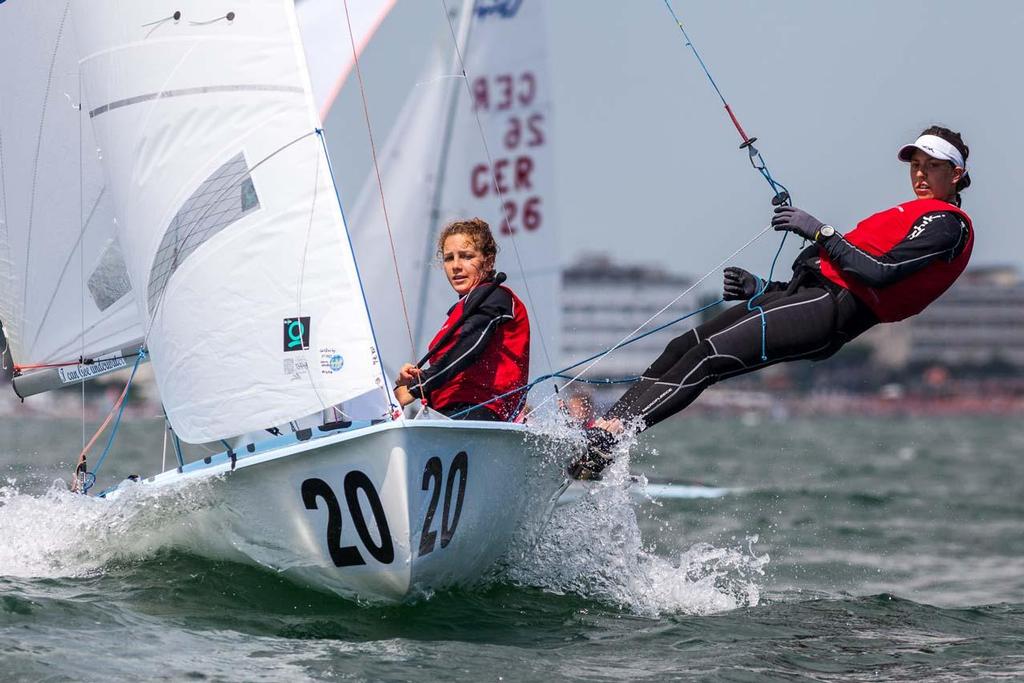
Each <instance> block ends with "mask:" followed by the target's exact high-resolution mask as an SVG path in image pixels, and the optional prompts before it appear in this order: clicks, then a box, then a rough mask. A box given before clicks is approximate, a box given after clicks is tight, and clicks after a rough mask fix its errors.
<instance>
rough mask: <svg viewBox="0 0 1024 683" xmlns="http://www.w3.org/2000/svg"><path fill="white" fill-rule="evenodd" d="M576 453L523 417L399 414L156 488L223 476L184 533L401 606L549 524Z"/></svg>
mask: <svg viewBox="0 0 1024 683" xmlns="http://www.w3.org/2000/svg"><path fill="white" fill-rule="evenodd" d="M567 448H568V446H566V445H565V444H564V443H562V444H559V442H556V441H555V440H553V439H551V438H549V437H545V436H543V435H538V434H535V433H531V432H529V431H528V430H526V429H525V428H524V427H522V426H520V425H511V424H506V423H484V422H458V421H449V420H444V421H440V420H423V421H416V422H405V423H404V424H403V423H398V422H393V423H386V424H380V425H376V426H372V427H367V428H365V429H359V430H354V431H350V432H342V433H338V434H335V435H331V436H325V437H321V438H318V439H314V440H309V441H302V442H294V443H292V444H290V445H284V446H277V447H275V448H273V449H272V450H267V451H265V452H261V451H257V452H255V453H252V454H249V453H242V454H240V455H239V456H238V457H237V459H236V461H235V463H234V467H233V468H232V465H231V462H230V461H228V460H227V458H226V457H225V456H221V457H220V458H219V459H220V460H223V462H220V463H218V462H217V461H218V458H217V457H214V458H212V459H211V462H210V463H209V464H203V463H199V467H198V468H196V466H195V465H193V466H191V467H186V469H185V471H184V472H180V473H179V472H177V471H172V472H165V473H164V474H161V475H159V476H157V477H154V478H152V479H149V480H147V481H146V482H145V485H149V486H168V485H174V484H177V483H180V482H182V481H183V480H188V479H197V478H202V479H207V480H209V481H210V485H211V486H213V487H214V489H213V490H212V491H211V492H210V493H211V494H212V499H213V500H215V501H217V502H216V506H215V507H206V508H202V509H200V510H198V511H197V512H196V513H195V514H194V516H193V517H192V518H190V524H189V529H188V531H187V534H184V535H183V537H182V538H180V539H175V543H176V544H179V545H184V546H186V547H187V548H188V549H189V550H191V551H193V552H197V553H199V554H203V555H209V556H213V557H218V558H223V557H226V558H230V559H235V560H242V561H248V562H252V563H256V564H259V565H262V566H266V567H270V568H272V569H275V570H277V571H281V572H283V573H284V574H285V575H287V576H289V577H291V578H292V579H294V580H296V581H297V582H300V583H303V584H307V585H310V586H313V587H317V588H320V589H325V590H328V591H331V592H334V593H337V594H339V595H342V596H345V597H353V598H360V599H368V600H384V601H399V600H402V599H404V598H406V597H407V596H412V595H417V594H422V593H423V592H426V591H432V590H439V589H445V588H449V587H453V586H458V585H466V584H471V583H473V582H475V581H477V580H479V579H480V577H481V576H482V575H484V574H485V573H486V572H487V571H488V569H490V568H491V567H492V566H493V565H494V563H495V561H496V560H497V559H498V558H499V557H501V555H502V554H503V553H505V552H506V551H507V550H508V549H509V548H510V546H511V545H512V544H513V543H515V542H522V541H521V539H522V538H523V537H525V536H524V534H525V535H529V534H530V533H531V529H536V528H537V527H538V526H539V525H540V524H541V523H543V521H544V517H545V515H546V514H548V513H550V508H551V507H552V505H551V498H552V495H553V494H554V493H555V492H556V491H557V490H558V488H559V486H561V484H562V482H563V481H564V478H563V476H562V471H563V467H564V463H565V462H566V461H567V459H568V457H569V455H570V454H569V452H568V450H567ZM120 492H121V491H119V490H115V491H113V492H111V493H109V494H108V497H112V496H116V495H118V494H119V493H120ZM339 530H340V534H339Z"/></svg>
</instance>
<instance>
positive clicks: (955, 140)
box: [921, 126, 971, 206]
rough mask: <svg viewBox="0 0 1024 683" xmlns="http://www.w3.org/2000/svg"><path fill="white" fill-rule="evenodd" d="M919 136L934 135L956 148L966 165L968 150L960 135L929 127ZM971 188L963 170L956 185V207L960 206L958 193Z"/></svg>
mask: <svg viewBox="0 0 1024 683" xmlns="http://www.w3.org/2000/svg"><path fill="white" fill-rule="evenodd" d="M921 135H935V136H937V137H940V138H942V139H943V140H945V141H946V142H948V143H949V144H951V145H953V146H954V147H956V148H957V150H958V151H959V152H960V154H961V155H962V156H963V158H964V163H965V164H966V163H967V157H968V156H969V155H970V153H971V150H970V148H969V147H968V146H967V145H966V144H964V139H963V138H962V137H960V133H957V132H956V131H952V130H950V129H949V128H944V127H942V126H929V127H928V128H925V129H924V130H922V131H921ZM970 186H971V176H969V175H968V174H967V170H966V169H964V175H963V177H962V178H960V180H959V181H958V182H957V184H956V205H957V206H960V193H961V192H962V191H963V190H966V189H967V188H968V187H970Z"/></svg>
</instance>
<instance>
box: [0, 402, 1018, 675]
mask: <svg viewBox="0 0 1024 683" xmlns="http://www.w3.org/2000/svg"><path fill="white" fill-rule="evenodd" d="M88 433H89V434H91V429H89V430H88ZM81 434H82V427H81V424H80V423H79V422H78V421H76V420H74V419H68V420H51V419H41V418H32V419H30V418H25V419H13V418H5V419H4V420H3V421H2V422H0V435H2V440H0V679H2V680H47V681H64V680H211V681H221V680H223V681H259V680H274V681H277V680H287V681H302V680H410V681H413V680H415V681H423V680H472V681H478V680H481V681H482V680H491V681H498V680H508V681H518V680H544V681H548V680H558V679H577V680H596V681H600V680H622V679H629V680H673V679H692V680H730V681H744V680H750V681H760V680H851V681H863V680H871V681H875V680H894V681H906V680H929V681H930V680H979V679H982V680H984V679H1003V680H1012V679H1021V678H1024V457H1022V455H1024V424H1022V423H1021V422H1020V421H1018V420H1010V419H994V418H993V419H986V418H968V417H963V418H955V419H949V418H942V419H938V418H921V419H907V418H891V419H848V420H843V421H839V420H836V419H834V418H829V419H823V420H821V421H812V420H805V419H799V420H786V421H773V420H767V419H757V418H747V419H743V420H741V419H725V418H721V419H711V418H706V417H700V416H689V415H688V416H684V417H682V418H679V419H675V420H672V421H669V422H667V423H665V424H662V425H660V426H659V427H658V428H656V429H655V430H652V432H651V433H650V434H649V435H645V436H644V437H643V438H641V440H640V443H639V444H638V445H637V446H636V447H635V448H634V451H633V456H632V462H631V463H630V468H631V469H632V471H633V472H639V473H644V474H646V475H647V476H648V477H650V478H651V479H652V480H653V479H655V478H656V479H658V480H672V481H680V480H693V479H699V480H702V481H704V482H706V483H708V484H713V485H716V486H721V487H726V488H728V489H729V492H728V493H727V494H726V495H724V496H722V497H720V498H713V499H692V500H669V499H657V498H650V497H645V496H644V495H643V492H642V486H640V485H634V486H632V487H630V488H626V487H625V485H616V484H614V483H609V484H606V485H602V486H597V487H594V488H593V489H592V490H590V491H589V492H587V493H584V494H583V495H581V496H578V497H576V498H574V499H573V500H571V501H570V502H567V503H566V504H564V505H562V506H560V507H559V508H557V510H556V511H555V514H554V516H553V518H552V520H551V523H550V525H549V526H548V527H547V529H546V531H545V532H544V533H543V535H542V536H541V538H540V540H539V542H538V543H537V545H536V547H535V548H534V549H533V551H532V552H530V553H527V554H525V555H522V556H520V557H516V558H515V559H510V560H509V561H508V562H506V564H505V565H504V566H503V567H502V568H501V569H500V570H499V571H497V572H496V573H495V575H494V576H493V577H492V578H491V579H490V580H489V581H488V582H487V583H486V584H484V585H481V586H478V587H476V588H467V589H460V590H457V591H452V592H447V593H440V594H435V595H432V596H430V597H429V598H427V599H421V600H419V601H418V602H416V603H413V604H408V605H399V606H390V607H380V606H367V605H360V604H357V603H354V602H349V601H345V600H342V599H340V598H336V597H332V596H330V595H325V594H322V593H319V592H316V591H313V590H310V589H308V588H305V587H302V586H299V585H295V584H292V583H290V582H289V581H287V580H285V579H283V578H282V577H280V576H278V575H276V574H275V573H273V572H270V571H267V570H263V569H260V568H256V567H251V566H247V565H241V564H234V563H230V562H223V561H213V560H210V559H205V558H202V557H197V556H194V555H190V554H188V553H185V552H182V551H180V550H177V549H175V548H174V547H170V546H169V545H165V544H162V543H161V531H162V529H164V528H165V526H164V525H165V524H166V523H167V520H170V519H174V518H175V517H176V515H177V514H178V512H179V511H178V510H176V509H175V505H177V504H179V502H178V501H173V500H171V501H161V500H160V499H149V500H147V501H145V502H144V503H139V504H138V505H136V506H135V507H131V506H119V507H112V506H110V505H109V504H106V503H105V502H104V501H100V500H95V499H84V498H81V497H76V496H71V495H70V494H67V493H65V492H61V491H60V490H59V489H58V488H55V487H53V486H52V482H53V480H54V479H56V478H58V477H63V478H66V476H67V473H68V471H69V470H70V467H71V465H70V463H71V462H72V461H73V460H74V458H75V456H76V455H77V449H78V447H79V446H80V445H81V438H82V437H81ZM161 441H162V432H161V428H160V424H159V423H157V422H150V421H138V422H130V423H127V424H125V425H123V426H122V431H121V434H120V435H119V439H118V446H117V448H116V449H115V451H114V452H113V453H112V454H111V456H110V458H109V459H108V461H107V463H105V464H104V467H103V471H102V472H101V476H100V482H99V486H101V487H102V486H103V485H105V484H107V483H111V482H113V481H116V480H118V479H119V478H120V477H123V476H125V475H126V474H129V473H133V472H139V473H142V474H149V473H152V472H153V471H155V470H157V469H159V465H160V462H159V461H160V452H161V445H162V443H161Z"/></svg>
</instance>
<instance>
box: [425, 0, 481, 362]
mask: <svg viewBox="0 0 1024 683" xmlns="http://www.w3.org/2000/svg"><path fill="white" fill-rule="evenodd" d="M472 34H473V2H469V1H467V2H464V3H463V5H462V12H461V13H460V16H459V37H461V39H462V45H463V46H464V48H465V47H468V46H469V40H470V38H471V37H472ZM456 41H458V38H456ZM452 52H453V55H452V57H451V59H450V62H449V65H448V68H449V70H454V69H455V68H456V66H457V65H456V63H455V62H456V57H455V50H453V51H452ZM448 78H450V79H455V80H456V81H458V80H461V79H462V78H464V76H463V74H461V73H459V74H450V75H449V76H448ZM459 92H460V90H459V85H458V83H453V84H450V85H448V84H446V86H445V98H444V103H445V110H446V111H445V117H444V132H443V134H442V137H441V148H440V149H439V150H438V155H437V165H436V170H435V171H434V176H433V178H432V179H431V184H432V189H431V192H430V195H431V196H430V213H429V220H430V222H429V224H428V226H427V230H426V231H425V232H424V234H423V237H424V246H423V249H424V254H423V264H424V265H423V268H421V269H420V289H419V300H418V301H417V308H416V325H415V331H414V332H413V336H414V338H415V339H416V340H417V341H420V340H423V339H424V337H423V327H424V325H425V321H426V314H427V300H428V298H429V294H430V290H431V287H430V280H431V278H432V277H433V276H434V273H433V269H432V268H431V267H430V264H432V263H434V262H435V259H436V258H437V254H436V252H437V237H435V236H436V235H438V234H439V233H440V231H439V230H438V228H439V227H440V225H439V224H440V222H441V197H442V194H443V193H444V185H445V179H446V177H447V171H448V157H449V155H450V153H451V146H452V137H453V135H454V133H455V115H456V113H457V112H458V104H459ZM428 345H429V343H428ZM415 356H416V354H413V357H415Z"/></svg>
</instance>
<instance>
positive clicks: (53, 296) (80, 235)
mask: <svg viewBox="0 0 1024 683" xmlns="http://www.w3.org/2000/svg"><path fill="white" fill-rule="evenodd" d="M79 126H81V121H79ZM79 146H81V137H79ZM82 162H83V159H82V153H81V150H79V156H78V178H79V180H78V182H79V185H80V186H81V185H82V180H83V179H82V175H83V169H84V164H83V163H82ZM80 192H81V190H80ZM106 192H107V188H106V186H104V187H102V188H100V192H99V194H98V195H96V201H95V202H94V203H93V205H92V209H91V210H90V211H89V215H88V216H87V217H86V218H85V222H84V223H83V224H82V226H81V229H80V230H79V231H78V239H77V240H75V245H74V247H72V251H71V253H69V254H68V258H67V260H66V261H65V262H64V267H63V268H61V269H60V275H58V276H57V279H56V281H55V282H54V285H56V286H54V288H53V292H51V293H50V300H49V301H47V302H46V309H45V310H44V311H43V315H42V317H41V318H40V319H39V320H40V325H39V327H38V328H37V329H36V335H35V337H33V339H32V346H35V345H36V344H37V343H38V342H39V336H40V335H41V334H42V333H43V327H44V326H43V323H45V322H47V321H48V320H49V317H50V311H51V310H52V309H53V304H54V302H56V301H57V294H58V292H59V290H60V284H61V283H62V282H63V281H64V275H65V274H67V271H68V267H70V265H71V260H72V259H73V258H74V257H75V251H76V250H77V251H78V252H79V256H80V257H82V258H84V255H83V254H82V245H83V242H84V238H85V231H86V230H88V229H89V226H90V224H92V219H93V217H94V216H95V215H96V210H97V209H98V208H99V206H100V202H101V201H103V195H105V194H106ZM82 200H84V196H83V197H82ZM84 208H85V207H84V206H82V205H81V201H80V202H79V212H81V210H82V209H84ZM81 269H82V280H83V281H82V283H81V284H82V286H83V288H84V286H85V265H84V264H81ZM82 296H83V297H84V296H85V292H84V291H83V292H82ZM83 320H84V316H83ZM83 324H84V323H83ZM85 332H87V330H85V329H84V328H83V330H82V334H85ZM83 355H84V351H83Z"/></svg>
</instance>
